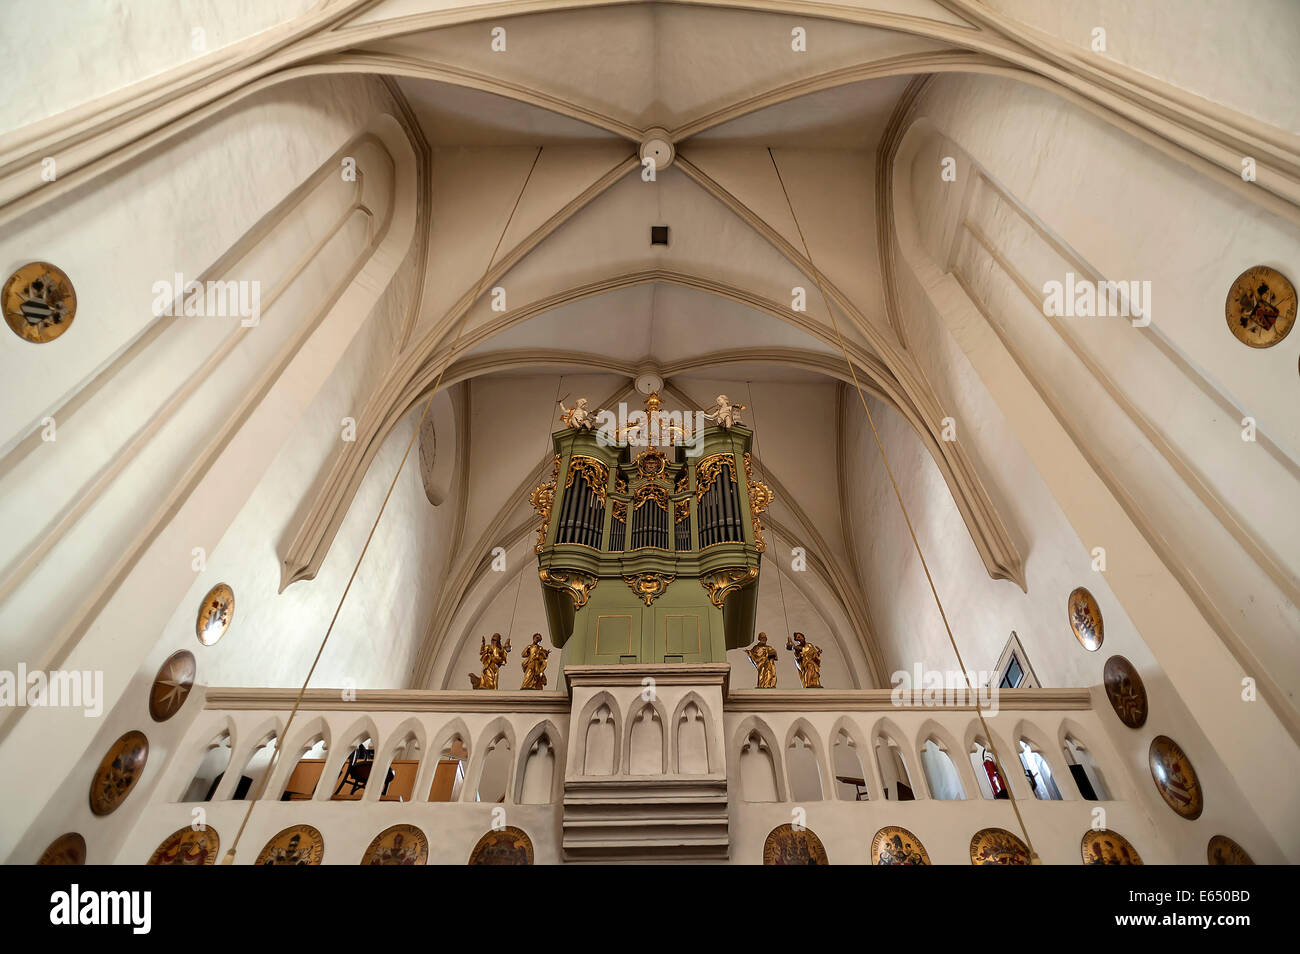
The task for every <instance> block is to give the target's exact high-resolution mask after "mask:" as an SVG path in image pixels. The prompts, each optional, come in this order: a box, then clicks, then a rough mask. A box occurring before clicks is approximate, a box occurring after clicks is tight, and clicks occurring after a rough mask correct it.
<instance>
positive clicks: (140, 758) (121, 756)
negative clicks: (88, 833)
mask: <svg viewBox="0 0 1300 954" xmlns="http://www.w3.org/2000/svg"><path fill="white" fill-rule="evenodd" d="M148 758H149V740H148V739H147V738H145V734H144V733H143V732H138V731H136V730H134V729H132V730H131V731H130V732H128V733H126V734H125V735H123V736H121V737H120V738H118V740H117V741H116V742H114V743H113V745H112V747H111V748H110V749H109V750H108V753H107V754H106V755H105V756H104V759H103V761H101V762H100V763H99V768H98V769H96V770H95V777H94V779H93V780H92V781H91V783H90V810H91V811H92V812H94V813H95V814H96V815H110V814H112V813H113V812H114V811H115V810H116V809H117V807H118V806H119V805H121V804H122V803H123V802H124V801H126V797H127V796H128V795H130V794H131V789H133V788H135V783H136V782H138V781H139V780H140V776H141V774H143V773H144V765H145V762H146V761H147V760H148Z"/></svg>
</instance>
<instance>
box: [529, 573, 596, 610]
mask: <svg viewBox="0 0 1300 954" xmlns="http://www.w3.org/2000/svg"><path fill="white" fill-rule="evenodd" d="M537 575H538V576H539V577H540V578H541V581H542V585H543V586H549V587H550V588H551V589H553V590H564V591H565V592H566V593H568V594H569V595H570V596H572V597H573V608H574V609H575V610H580V609H582V608H583V607H584V606H586V605H587V600H589V599H591V591H592V590H594V589H595V588H596V584H597V583H599V582H600V580H599V579H598V578H597V577H594V576H592V575H591V574H590V573H583V572H582V571H581V570H547V569H542V570H538V571H537Z"/></svg>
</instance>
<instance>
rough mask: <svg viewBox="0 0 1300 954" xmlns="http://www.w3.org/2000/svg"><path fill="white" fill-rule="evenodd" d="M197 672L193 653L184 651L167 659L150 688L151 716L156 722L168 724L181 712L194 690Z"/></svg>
mask: <svg viewBox="0 0 1300 954" xmlns="http://www.w3.org/2000/svg"><path fill="white" fill-rule="evenodd" d="M196 672H198V666H197V665H196V663H195V662H194V654H193V653H192V652H190V651H188V650H185V649H182V650H181V651H180V652H176V653H172V654H171V655H170V656H168V657H167V661H166V662H164V663H163V664H162V666H160V667H159V668H158V675H156V676H154V677H153V685H152V686H150V687H149V716H150V717H151V718H152V719H153V721H154V722H166V721H167V720H168V719H170V718H171V717H172V716H174V715H175V714H176V713H177V712H179V711H180V708H181V706H183V705H185V700H186V699H188V698H189V695H190V690H191V689H193V688H194V675H195V673H196Z"/></svg>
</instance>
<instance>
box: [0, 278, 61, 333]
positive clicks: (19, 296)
mask: <svg viewBox="0 0 1300 954" xmlns="http://www.w3.org/2000/svg"><path fill="white" fill-rule="evenodd" d="M0 306H2V308H3V311H4V316H5V322H6V323H8V325H9V328H10V330H12V331H13V333H14V334H16V335H17V336H18V337H19V338H22V339H23V340H24V341H31V342H33V343H35V344H45V343H46V342H48V341H53V340H54V339H55V338H57V337H59V335H61V334H63V333H64V332H65V331H67V330H68V327H69V326H70V325H71V324H72V319H73V318H75V317H76V315H77V292H76V290H75V289H74V288H73V287H72V280H71V279H69V278H68V276H67V274H66V273H65V272H64V271H63V269H61V268H59V267H58V266H57V265H51V264H50V263H49V262H28V263H27V264H26V265H24V266H23V267H22V268H20V269H18V271H16V272H14V273H13V274H12V275H10V276H9V280H8V281H6V282H5V284H4V290H3V291H2V292H0Z"/></svg>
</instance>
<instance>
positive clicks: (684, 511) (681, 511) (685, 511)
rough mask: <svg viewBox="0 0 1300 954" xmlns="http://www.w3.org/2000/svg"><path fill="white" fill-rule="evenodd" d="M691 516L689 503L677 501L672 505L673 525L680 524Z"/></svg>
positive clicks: (687, 501)
mask: <svg viewBox="0 0 1300 954" xmlns="http://www.w3.org/2000/svg"><path fill="white" fill-rule="evenodd" d="M690 515H691V502H690V501H689V500H678V501H677V502H676V503H674V504H673V523H681V522H682V521H683V520H685V519H686V518H687V517H689V516H690Z"/></svg>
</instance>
